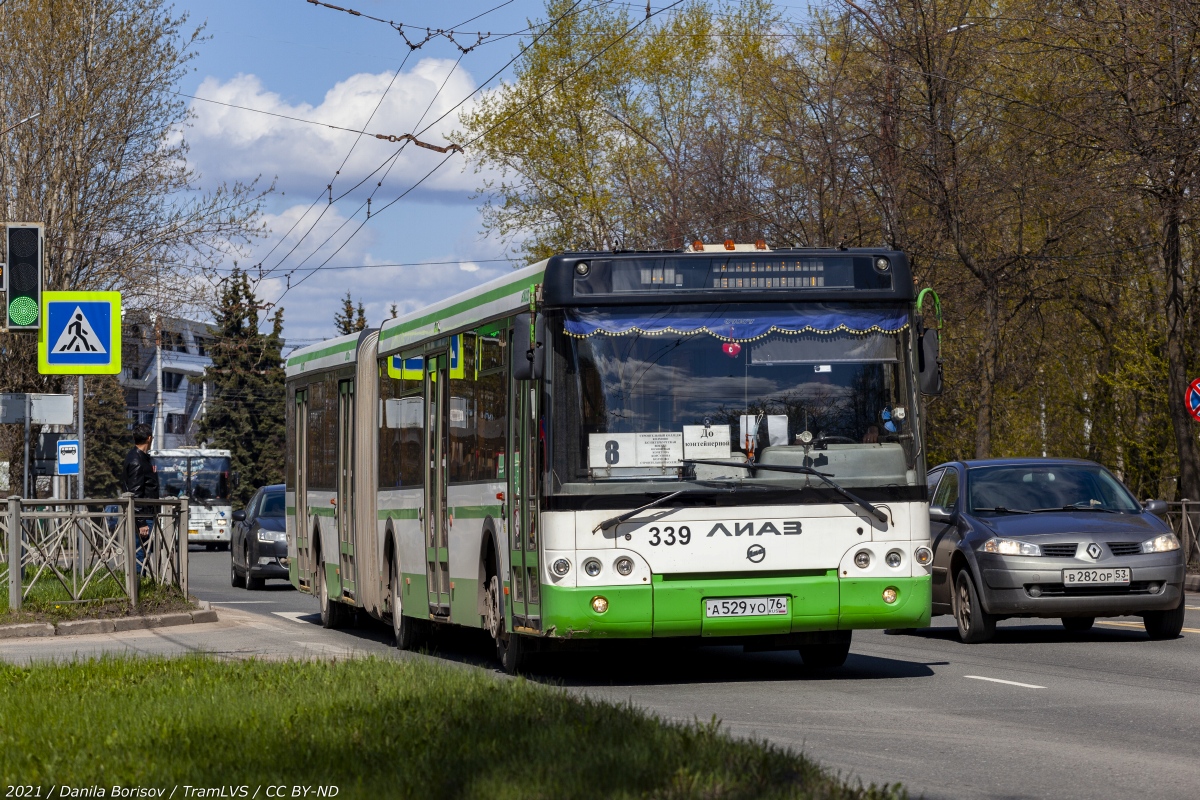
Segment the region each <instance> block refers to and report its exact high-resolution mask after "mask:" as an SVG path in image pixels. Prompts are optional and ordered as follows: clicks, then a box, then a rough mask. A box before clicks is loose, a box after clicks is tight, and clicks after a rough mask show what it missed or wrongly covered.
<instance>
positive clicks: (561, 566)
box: [550, 558, 571, 578]
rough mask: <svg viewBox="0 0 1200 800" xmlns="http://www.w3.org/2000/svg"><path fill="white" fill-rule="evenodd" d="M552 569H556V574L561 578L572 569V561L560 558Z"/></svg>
mask: <svg viewBox="0 0 1200 800" xmlns="http://www.w3.org/2000/svg"><path fill="white" fill-rule="evenodd" d="M550 569H552V570H554V574H555V575H557V576H558V577H560V578H561V577H562V576H564V575H566V574H567V573H568V572H570V571H571V562H570V561H567V560H566V559H565V558H560V559H558V560H557V561H555V562H554V565H553V566H551V567H550Z"/></svg>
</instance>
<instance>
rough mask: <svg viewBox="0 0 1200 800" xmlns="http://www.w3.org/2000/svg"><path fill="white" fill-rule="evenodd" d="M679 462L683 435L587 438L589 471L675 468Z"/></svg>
mask: <svg viewBox="0 0 1200 800" xmlns="http://www.w3.org/2000/svg"><path fill="white" fill-rule="evenodd" d="M682 458H683V434H682V433H673V432H670V431H667V432H663V433H593V434H590V435H589V436H588V466H589V467H591V468H592V469H604V468H606V467H664V466H677V465H678V464H679V462H680V460H681V459H682Z"/></svg>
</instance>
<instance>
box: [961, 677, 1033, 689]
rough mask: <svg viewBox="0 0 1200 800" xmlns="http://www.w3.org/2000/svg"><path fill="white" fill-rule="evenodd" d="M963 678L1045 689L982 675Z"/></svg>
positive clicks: (1024, 687) (1023, 687) (1030, 684)
mask: <svg viewBox="0 0 1200 800" xmlns="http://www.w3.org/2000/svg"><path fill="white" fill-rule="evenodd" d="M963 677H964V678H972V679H974V680H977V681H991V682H992V683H1004V684H1007V685H1009V686H1020V687H1021V688H1022V689H1045V688H1046V687H1045V686H1036V685H1034V684H1032V683H1020V682H1018V681H1005V680H1001V679H1000V678H985V677H984V676H982V675H963Z"/></svg>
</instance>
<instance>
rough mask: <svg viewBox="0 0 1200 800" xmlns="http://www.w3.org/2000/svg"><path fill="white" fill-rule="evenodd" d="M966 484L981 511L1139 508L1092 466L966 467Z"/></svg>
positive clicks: (1125, 491)
mask: <svg viewBox="0 0 1200 800" xmlns="http://www.w3.org/2000/svg"><path fill="white" fill-rule="evenodd" d="M967 487H968V488H967V491H968V493H969V494H968V500H969V504H970V507H971V508H972V509H973V510H974V511H977V512H982V513H989V512H990V513H1003V512H1002V511H995V509H1003V510H1005V511H1044V510H1048V509H1049V510H1058V509H1080V510H1084V511H1086V510H1099V511H1125V512H1132V511H1140V510H1141V505H1140V504H1139V503H1138V502H1137V500H1136V499H1134V497H1133V495H1131V494H1130V493H1129V490H1128V489H1126V488H1125V487H1124V486H1123V485H1122V484H1121V482H1120V481H1118V480H1117V479H1116V478H1115V477H1113V475H1112V473H1110V472H1109V471H1108V470H1106V469H1104V467H1101V466H1100V465H1098V464H1095V465H1089V464H1047V465H1037V464H1032V465H1031V464H1023V465H1000V466H988V467H972V468H971V469H969V470H968V471H967Z"/></svg>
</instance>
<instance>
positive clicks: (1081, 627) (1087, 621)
mask: <svg viewBox="0 0 1200 800" xmlns="http://www.w3.org/2000/svg"><path fill="white" fill-rule="evenodd" d="M1095 624H1096V618H1095V617H1063V618H1062V626H1063V627H1064V628H1066V629H1067V631H1069V632H1070V633H1087V632H1088V631H1090V630H1091V629H1092V626H1093V625H1095Z"/></svg>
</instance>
